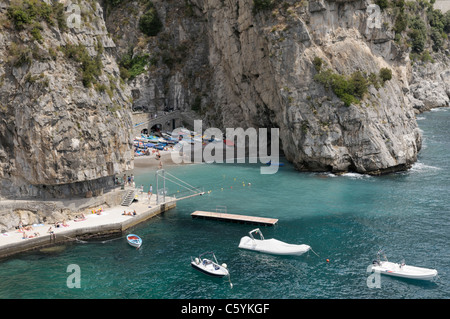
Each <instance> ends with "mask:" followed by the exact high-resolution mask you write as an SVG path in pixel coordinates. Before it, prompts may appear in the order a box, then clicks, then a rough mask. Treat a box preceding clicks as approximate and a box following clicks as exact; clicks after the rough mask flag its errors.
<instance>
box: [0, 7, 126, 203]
mask: <svg viewBox="0 0 450 319" xmlns="http://www.w3.org/2000/svg"><path fill="white" fill-rule="evenodd" d="M78 3H79V6H78V8H75V9H74V11H73V12H76V9H79V10H80V11H79V12H78V13H79V15H78V17H80V20H78V22H80V23H77V20H76V19H72V20H69V18H70V14H71V13H72V11H71V12H69V11H68V10H67V9H68V6H69V5H70V2H68V1H54V2H52V1H34V0H30V1H11V2H9V1H2V5H1V7H0V21H2V23H1V24H0V198H1V197H5V198H29V197H31V198H35V197H37V198H41V199H42V198H49V199H50V198H64V197H69V196H74V195H75V196H76V195H78V196H85V195H86V194H92V195H94V196H95V195H99V194H101V193H102V192H103V190H104V188H107V187H109V186H111V185H113V183H112V182H113V177H114V175H115V174H119V173H122V172H123V171H124V170H127V169H130V168H132V165H133V163H132V159H133V151H132V138H131V136H130V128H131V126H132V123H131V118H130V112H129V110H130V100H131V98H130V95H131V94H130V91H129V89H128V87H127V86H126V85H124V84H123V83H121V81H120V77H119V68H118V65H117V63H116V61H115V58H114V52H115V44H114V42H113V41H112V39H111V38H110V36H109V34H108V32H107V30H106V27H105V23H104V20H103V10H102V7H101V6H100V5H99V4H98V3H97V2H96V1H79V2H78Z"/></svg>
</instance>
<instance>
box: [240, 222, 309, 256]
mask: <svg viewBox="0 0 450 319" xmlns="http://www.w3.org/2000/svg"><path fill="white" fill-rule="evenodd" d="M253 233H255V234H259V235H260V237H261V239H255V238H254V237H253ZM248 234H249V236H244V237H242V238H241V241H240V242H239V248H242V249H248V250H254V251H258V252H261V253H266V254H273V255H295V256H299V255H303V254H304V253H306V252H307V251H309V250H310V249H311V247H310V246H309V245H304V244H301V245H295V244H287V243H285V242H282V241H280V240H277V239H273V238H272V239H264V236H263V234H262V233H261V230H260V229H259V228H256V229H253V230H252V231H250V232H249V233H248Z"/></svg>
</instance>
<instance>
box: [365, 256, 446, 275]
mask: <svg viewBox="0 0 450 319" xmlns="http://www.w3.org/2000/svg"><path fill="white" fill-rule="evenodd" d="M380 254H381V251H379V252H378V253H377V259H376V260H374V261H373V262H372V265H370V266H369V267H370V269H369V270H371V271H374V272H379V273H380V274H383V275H388V276H394V277H401V278H408V279H417V280H432V279H434V278H435V277H436V276H437V274H438V272H437V270H436V269H430V268H423V267H416V266H410V265H406V264H405V263H404V262H401V263H394V262H390V261H388V260H387V258H386V256H385V255H383V257H384V259H385V260H381V258H380Z"/></svg>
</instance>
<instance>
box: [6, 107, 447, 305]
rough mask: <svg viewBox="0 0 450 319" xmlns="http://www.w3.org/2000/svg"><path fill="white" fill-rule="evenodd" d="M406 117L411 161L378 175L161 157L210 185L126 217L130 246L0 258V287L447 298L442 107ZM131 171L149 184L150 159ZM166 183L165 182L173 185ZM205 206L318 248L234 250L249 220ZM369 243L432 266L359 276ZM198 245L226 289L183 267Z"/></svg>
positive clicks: (59, 294) (103, 294)
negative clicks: (416, 129)
mask: <svg viewBox="0 0 450 319" xmlns="http://www.w3.org/2000/svg"><path fill="white" fill-rule="evenodd" d="M418 122H419V125H420V127H421V129H422V130H423V135H424V146H423V149H422V151H421V153H420V156H419V161H418V163H416V164H415V165H414V166H413V168H412V169H411V170H409V171H407V172H402V173H396V174H392V175H388V176H382V177H370V176H365V175H358V174H347V175H344V176H334V175H331V174H316V173H299V172H298V171H295V170H294V169H293V167H292V166H290V165H289V164H287V165H286V166H284V167H282V168H281V169H280V170H279V172H278V173H277V174H274V175H261V174H260V171H259V167H260V164H245V165H244V164H234V165H230V164H210V165H208V164H200V165H188V166H175V167H167V168H166V170H167V171H168V172H169V173H171V174H173V175H175V176H177V177H178V178H180V179H182V180H184V181H186V182H188V183H190V184H192V185H195V186H199V187H202V188H203V189H204V190H205V191H206V192H208V191H210V193H209V194H208V195H205V196H200V197H195V198H192V199H187V200H184V201H181V202H179V203H178V206H177V208H176V209H172V210H170V211H168V212H166V213H164V214H163V215H161V216H158V217H156V218H153V219H151V220H149V221H147V222H146V223H144V224H141V225H139V226H137V227H135V228H134V229H132V232H134V233H137V234H139V235H140V236H141V237H142V238H143V241H144V244H143V246H142V247H141V249H140V250H136V249H133V248H131V247H130V246H129V245H128V244H127V243H126V242H125V239H124V238H118V239H115V240H111V241H108V242H100V241H90V242H88V243H85V244H83V243H75V244H70V245H66V246H64V247H63V248H64V249H63V250H62V251H60V252H58V253H53V254H49V253H42V252H35V253H28V254H24V255H20V256H17V257H14V258H11V259H7V260H4V261H2V262H0V278H1V280H0V298H121V299H122V298H123V299H128V298H151V299H155V298H158V299H190V298H226V299H242V298H268V299H272V298H283V299H284V298H286V299H311V298H319V299H328V298H338V299H340V298H345V299H372V298H375V299H380V298H381V299H391V298H396V299H398V298H400V299H402V298H406V299H415V298H435V299H446V298H449V297H450V285H449V283H450V279H449V275H450V274H449V273H448V269H450V253H449V252H450V250H449V242H450V235H449V230H450V214H449V213H450V201H449V198H450V160H449V158H448V155H449V150H450V125H449V123H450V110H449V109H448V108H446V109H439V110H436V111H432V112H427V113H424V114H421V115H420V117H419V118H418ZM134 173H135V175H136V182H137V184H138V185H140V184H144V185H145V189H146V190H147V189H148V186H149V184H153V187H155V184H156V180H155V171H154V170H148V169H147V170H144V169H140V170H138V169H136V170H135V171H134ZM248 183H251V186H249V185H248ZM166 186H167V187H168V189H169V193H177V192H178V191H180V192H182V191H183V189H182V188H180V187H179V186H178V185H175V184H173V183H170V182H168V183H167V185H166ZM217 206H226V207H227V210H228V212H229V213H237V214H246V215H254V216H264V217H273V218H278V219H279V222H278V224H277V225H276V226H274V227H261V230H262V232H263V234H264V236H265V237H266V238H276V239H279V240H282V241H285V242H288V243H296V244H301V243H304V244H308V245H310V246H311V247H312V249H313V250H314V252H315V253H316V254H317V255H318V256H317V255H316V254H314V253H313V252H310V253H308V254H306V255H303V256H300V257H277V256H271V255H264V254H259V253H254V252H250V251H244V250H241V249H239V248H238V244H239V240H240V238H241V237H243V236H245V235H247V233H248V232H249V231H250V230H252V229H253V228H255V227H256V226H251V225H242V224H232V223H226V222H218V221H207V220H196V219H192V218H191V216H190V214H191V213H192V212H193V211H195V210H212V211H214V210H215V209H216V207H217ZM380 248H383V249H384V251H385V253H386V255H387V257H388V259H389V260H391V261H395V262H398V261H401V260H402V259H405V261H406V263H407V264H411V265H416V266H422V267H427V268H436V269H437V270H438V272H439V278H438V280H436V281H435V282H421V281H413V280H407V279H397V278H391V277H386V276H383V277H381V288H379V289H377V288H368V286H367V277H368V276H369V275H370V274H369V273H367V272H366V269H367V266H368V265H369V264H370V263H371V262H372V260H373V259H374V258H375V255H376V252H377V251H378V250H379V249H380ZM205 251H214V252H215V254H216V256H217V258H218V260H219V262H220V263H226V264H227V265H228V267H229V270H230V273H231V277H230V279H231V282H232V283H233V289H231V288H230V285H229V282H228V281H227V279H223V278H222V279H214V278H211V277H208V276H205V275H203V274H200V273H198V272H196V271H195V270H194V269H192V268H191V266H190V258H191V256H193V257H195V256H198V255H199V254H201V253H203V252H205ZM327 259H328V260H329V262H327ZM70 264H77V265H78V266H79V267H80V270H81V281H80V283H81V288H72V289H70V288H68V287H67V285H66V281H67V277H68V276H69V275H70V274H71V273H68V272H67V266H68V265H70Z"/></svg>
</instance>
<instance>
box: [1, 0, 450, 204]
mask: <svg viewBox="0 0 450 319" xmlns="http://www.w3.org/2000/svg"><path fill="white" fill-rule="evenodd" d="M39 3H41V4H42V3H45V4H47V5H48V6H49V7H45V6H42V5H39ZM257 3H260V5H259V6H256V4H257ZM261 3H262V4H263V5H262V4H261ZM399 3H400V1H399ZM402 3H403V2H402ZM423 3H426V2H421V5H422V4H423ZM74 4H75V5H78V8H79V9H80V12H79V13H78V15H79V17H80V19H81V20H80V21H79V22H81V23H80V24H79V25H76V23H75V22H77V20H76V19H75V20H70V19H69V17H70V16H72V11H70V10H72V9H73V7H71V6H72V4H71V2H69V1H50V0H46V1H38V0H14V1H11V2H10V1H2V2H1V6H0V20H1V21H2V23H1V32H0V44H1V45H0V63H1V64H0V183H1V189H0V196H4V197H27V196H31V197H40V196H43V195H46V196H49V197H65V196H67V195H71V194H85V193H86V192H89V191H92V192H94V194H99V193H101V191H102V189H103V188H104V187H108V185H110V184H111V182H112V176H114V174H118V173H121V172H123V171H124V170H127V169H129V168H131V167H132V158H133V154H132V144H131V138H132V136H131V135H130V128H131V127H132V123H131V120H130V112H129V111H130V106H131V105H132V106H133V108H134V109H144V110H146V111H149V112H155V111H162V110H166V111H170V110H194V111H195V112H197V117H198V118H200V119H202V120H203V121H204V127H206V126H208V125H210V126H216V127H219V128H222V129H223V128H225V127H243V128H247V127H256V128H258V127H267V128H271V127H279V128H280V139H281V148H282V151H283V152H284V154H285V155H286V157H287V159H288V160H290V161H292V162H293V163H294V164H295V166H296V167H297V168H298V169H300V170H313V171H333V172H343V171H348V170H351V171H356V172H361V173H370V174H380V173H385V172H391V171H396V170H399V169H406V168H408V167H409V166H410V165H411V164H412V163H413V162H414V161H415V160H416V158H417V154H418V152H419V150H420V147H421V135H420V131H419V129H418V127H417V123H416V120H415V110H417V109H419V110H420V109H423V108H424V107H423V106H426V107H434V106H437V105H439V106H440V105H442V104H447V103H448V92H449V90H448V88H447V87H446V84H444V85H443V84H442V82H443V81H441V80H444V81H447V80H448V76H447V73H448V72H447V69H446V64H445V63H444V62H442V61H444V60H442V61H441V62H438V63H437V64H427V65H424V66H423V67H420V65H421V62H415V64H414V67H412V63H411V61H410V54H409V53H410V51H411V48H410V44H409V43H406V42H403V40H402V37H404V38H406V37H408V36H409V35H408V34H407V32H408V31H407V30H406V29H405V28H402V24H401V22H402V21H403V20H401V19H400V20H399V19H398V17H399V16H400V14H399V12H400V13H401V12H402V11H401V10H403V7H402V8H400V7H398V6H397V4H396V5H395V6H394V7H393V8H390V7H389V8H386V9H384V10H382V11H381V12H380V15H379V20H377V21H378V22H377V23H375V25H374V24H373V23H372V22H373V21H372V20H370V19H372V18H373V16H372V13H373V11H370V10H369V5H370V4H371V2H370V1H363V0H339V1H333V0H310V1H306V0H303V1H294V0H285V1H278V0H272V1H254V0H235V1H231V0H185V1H175V0H164V1H163V0H154V1H150V0H139V1H132V0H103V1H101V2H98V1H96V0H80V1H77V2H76V3H74ZM398 5H400V4H398ZM403 5H404V3H403ZM27 6H35V7H33V10H31V11H29V12H27V11H26V10H27ZM398 8H400V9H398ZM69 9H70V10H69ZM399 10H400V11H399ZM420 10H421V8H417V11H418V12H420ZM75 11H76V10H75ZM75 13H76V12H75ZM155 16H158V17H159V20H158V21H156V23H154V22H155V21H149V19H150V20H151V18H154V17H155ZM143 17H146V18H147V21H146V22H150V24H151V23H154V25H153V26H151V27H152V28H153V29H150V30H148V29H147V30H143V28H142V25H141V20H142V18H143ZM68 19H69V20H68ZM68 21H69V22H70V23H68ZM399 21H400V22H399ZM67 23H68V25H67ZM74 23H75V25H74ZM393 30H395V31H393ZM144 31H145V32H144ZM413 31H417V30H413ZM419 35H420V34H419ZM438 35H439V34H438ZM415 39H416V40H417V39H419V40H420V37H418V38H415ZM433 39H435V37H433ZM441 40H442V39H441ZM433 41H434V40H433ZM416 42H417V41H416ZM416 42H414V43H413V49H417V50H418V51H419V50H422V51H423V47H420V45H422V46H423V43H421V42H420V41H419V42H417V43H416ZM436 43H437V42H436ZM436 43H434V44H436ZM420 52H421V51H420ZM416 56H417V54H416ZM422 60H423V59H422ZM317 61H320V65H318V63H317ZM383 69H384V70H389V72H391V75H389V78H384V79H383V80H382V81H381V82H380V79H379V74H381V70H383ZM436 70H439V72H438V73H439V77H438V78H436V76H433V73H434V72H435V71H436ZM325 71H326V72H328V73H324V74H325V75H328V76H332V77H333V78H332V79H335V78H334V77H336V78H338V79H344V78H346V77H349V76H352V75H353V74H359V75H360V76H362V77H363V78H364V79H363V80H361V78H359V80H361V81H363V82H364V83H365V87H364V89H363V90H361V92H359V93H358V94H359V95H360V96H359V97H357V99H355V98H354V97H351V99H349V95H348V93H346V92H345V94H347V95H345V96H344V97H345V98H346V100H343V96H342V92H340V93H339V92H338V91H336V89H333V85H334V84H333V83H331V82H330V81H329V80H330V79H328V80H327V79H326V78H325V80H324V77H323V76H322V77H321V78H320V79H321V80H318V79H319V78H318V75H321V72H325ZM338 76H339V77H338ZM424 77H425V78H427V79H428V82H427V83H428V84H425V83H424V82H423V81H420V79H421V78H424ZM357 80H358V79H357ZM330 83H331V85H329V84H330ZM344 84H345V83H344ZM430 90H431V92H433V90H434V92H440V94H441V93H442V94H441V95H439V97H438V98H436V94H430Z"/></svg>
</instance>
